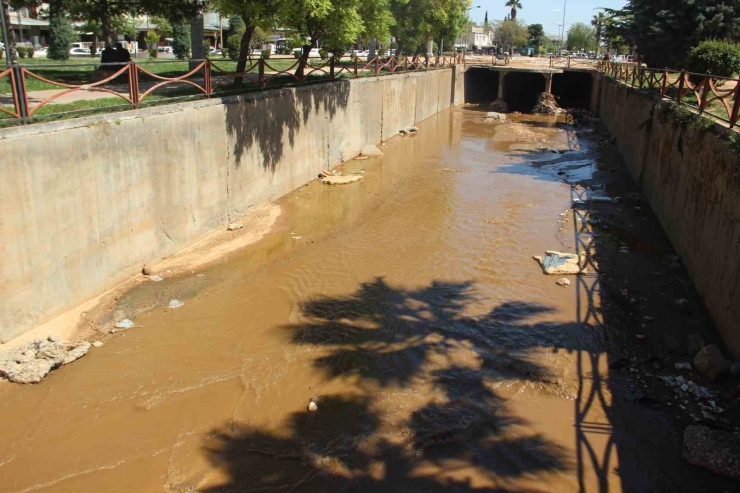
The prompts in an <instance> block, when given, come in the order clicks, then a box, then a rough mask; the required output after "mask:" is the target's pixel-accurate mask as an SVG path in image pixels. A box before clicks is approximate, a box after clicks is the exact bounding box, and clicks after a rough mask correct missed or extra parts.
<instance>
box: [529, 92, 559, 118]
mask: <svg viewBox="0 0 740 493" xmlns="http://www.w3.org/2000/svg"><path fill="white" fill-rule="evenodd" d="M564 112H565V110H563V109H562V108H561V107H560V106H559V105H558V101H557V100H556V99H555V96H553V95H552V94H550V93H549V92H543V93H542V94H540V95H539V97H538V98H537V104H536V105H534V109H533V110H532V113H534V114H535V115H559V114H560V113H564Z"/></svg>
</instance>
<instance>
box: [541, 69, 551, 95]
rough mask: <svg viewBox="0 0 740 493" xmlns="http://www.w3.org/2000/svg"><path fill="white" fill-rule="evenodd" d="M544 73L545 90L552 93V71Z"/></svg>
mask: <svg viewBox="0 0 740 493" xmlns="http://www.w3.org/2000/svg"><path fill="white" fill-rule="evenodd" d="M542 75H544V76H545V92H546V93H548V94H552V73H549V74H542Z"/></svg>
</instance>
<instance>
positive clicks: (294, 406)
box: [0, 109, 628, 493]
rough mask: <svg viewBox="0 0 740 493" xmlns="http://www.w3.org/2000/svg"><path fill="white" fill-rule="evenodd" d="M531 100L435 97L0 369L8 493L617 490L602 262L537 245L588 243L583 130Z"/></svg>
mask: <svg viewBox="0 0 740 493" xmlns="http://www.w3.org/2000/svg"><path fill="white" fill-rule="evenodd" d="M516 118H517V117H515V119H516ZM520 118H521V119H523V120H527V121H528V122H529V123H527V124H526V125H521V124H518V123H513V124H512V123H507V124H491V123H487V122H485V121H484V120H483V118H482V113H480V112H476V111H471V110H467V109H456V110H452V111H446V112H444V113H441V114H439V115H437V116H435V117H432V118H430V119H428V120H426V121H425V122H423V123H422V124H421V125H419V133H418V134H417V135H414V136H411V137H406V138H394V139H392V140H391V141H389V142H388V143H387V144H386V145H385V146H384V147H383V151H384V153H385V156H384V157H383V158H378V159H368V160H362V161H350V162H348V163H346V164H345V165H344V166H343V169H342V170H343V172H344V173H345V174H349V173H361V172H363V171H364V178H363V180H362V181H360V182H357V183H353V184H350V185H345V186H326V185H322V184H319V183H318V182H313V183H311V184H310V185H307V186H305V187H303V188H302V189H300V190H297V191H295V192H293V193H291V194H289V195H288V196H286V197H284V198H283V199H282V200H281V201H279V203H278V206H279V207H280V208H281V210H282V212H281V214H280V216H279V218H277V220H276V224H275V226H274V228H273V229H272V231H270V232H269V233H268V234H266V235H265V237H264V238H262V239H261V240H260V241H257V242H256V243H254V244H252V245H249V246H247V247H246V248H244V249H242V250H239V251H238V252H236V253H232V254H229V255H227V256H226V257H224V258H223V259H222V260H220V261H217V262H215V263H213V264H211V265H210V266H207V267H199V268H197V269H196V270H194V271H192V272H188V273H185V274H181V275H179V276H177V277H172V276H168V275H167V274H165V280H164V281H162V282H158V283H145V284H143V285H141V286H139V287H137V288H135V289H134V290H133V291H131V292H129V293H127V294H126V295H125V296H123V297H121V298H120V299H119V300H118V305H117V306H116V308H115V310H113V311H111V312H110V313H109V314H107V317H108V319H107V320H105V319H103V320H101V321H100V324H101V325H104V324H106V323H109V322H110V321H111V320H114V319H116V318H117V317H122V316H123V315H126V316H129V317H131V318H133V319H134V321H135V323H136V327H135V328H133V329H131V330H129V331H126V332H123V333H118V334H115V335H107V336H104V337H102V340H104V341H105V342H106V345H105V346H104V347H102V348H97V349H94V350H92V351H91V352H90V353H89V354H88V355H87V356H85V357H84V358H82V359H81V360H79V361H77V362H75V363H74V364H72V365H69V366H66V367H64V368H62V369H60V370H57V371H54V372H52V373H51V374H50V375H49V376H48V377H47V378H46V379H45V380H44V381H43V382H42V383H41V384H39V385H35V386H11V385H3V386H0V416H2V418H3V419H2V420H0V491H7V492H13V493H21V492H30V491H42V492H80V491H105V492H115V491H121V492H124V491H125V492H132V491H136V492H159V491H167V492H194V491H207V492H226V491H240V492H246V491H380V490H382V489H385V490H388V491H425V492H430V491H522V492H524V491H562V492H570V491H578V490H579V489H580V490H581V491H620V490H622V489H623V485H622V479H621V478H620V471H619V464H620V457H619V453H618V450H617V447H616V446H615V443H614V439H613V437H612V425H613V423H612V422H611V421H610V418H609V417H608V416H607V413H608V410H609V408H610V406H611V401H612V395H611V393H610V391H609V387H608V386H607V385H605V384H604V380H605V379H606V378H607V375H608V374H609V369H608V357H607V354H606V353H605V352H604V351H603V350H602V349H601V347H603V344H604V341H605V338H604V333H603V328H602V326H603V324H602V322H603V321H602V320H601V317H602V315H601V311H600V309H599V304H600V299H599V296H598V293H596V292H594V291H593V286H594V282H595V279H596V276H595V274H590V275H586V276H580V277H579V278H577V279H576V278H575V277H570V280H571V285H570V286H569V287H567V288H562V287H559V286H558V285H556V284H555V281H556V280H557V277H553V276H545V275H543V274H542V270H541V269H540V268H539V266H538V265H537V264H536V263H535V262H534V261H533V260H532V255H542V254H543V253H544V251H545V250H561V251H571V252H572V251H575V250H576V248H578V249H579V251H582V250H583V249H585V248H586V245H587V243H588V241H587V240H585V238H587V237H590V232H589V231H588V228H584V225H585V222H578V214H576V213H574V212H573V211H571V210H569V208H570V206H571V203H572V200H573V198H574V194H577V193H583V189H579V188H573V187H572V186H570V185H568V184H565V183H563V177H566V178H567V177H568V175H569V174H572V176H571V178H572V181H578V180H584V179H585V180H588V179H589V178H590V175H591V173H593V172H594V171H595V170H596V169H597V166H596V161H595V158H594V155H593V152H592V147H593V143H592V142H591V140H590V135H591V134H590V133H585V132H581V131H578V132H577V131H576V130H575V129H572V128H569V127H564V126H562V125H555V122H554V120H551V119H549V118H538V119H535V120H532V119H531V118H532V117H529V119H528V117H520ZM540 146H546V147H548V148H554V149H561V150H568V151H569V152H567V153H565V154H563V155H560V154H555V153H550V152H537V151H536V150H537V149H538V148H539V147H540ZM558 173H560V174H558ZM563 213H565V215H564V216H561V214H563ZM563 218H565V219H563ZM561 220H562V221H563V222H562V223H561V222H559V221H561ZM245 226H246V227H247V228H248V227H249V224H245ZM577 231H580V233H578V234H576V232H577ZM576 241H579V242H580V243H579V244H578V245H577V244H576ZM173 298H177V299H180V300H182V301H183V302H184V306H182V307H181V308H178V309H168V308H167V302H168V301H169V300H170V299H173ZM310 399H314V400H315V402H316V403H317V405H318V411H317V412H315V413H309V412H308V411H307V405H308V403H309V400H310ZM594 457H595V458H596V461H593V460H591V459H593V458H594ZM625 489H628V488H625Z"/></svg>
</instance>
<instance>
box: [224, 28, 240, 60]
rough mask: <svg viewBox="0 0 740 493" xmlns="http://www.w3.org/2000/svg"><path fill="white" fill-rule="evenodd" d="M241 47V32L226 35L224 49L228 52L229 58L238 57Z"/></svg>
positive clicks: (234, 58)
mask: <svg viewBox="0 0 740 493" xmlns="http://www.w3.org/2000/svg"><path fill="white" fill-rule="evenodd" d="M241 48H242V35H241V34H232V35H231V36H229V37H228V39H227V40H226V49H227V50H228V52H229V58H231V59H232V60H236V59H238V58H239V53H240V52H241Z"/></svg>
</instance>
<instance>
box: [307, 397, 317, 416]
mask: <svg viewBox="0 0 740 493" xmlns="http://www.w3.org/2000/svg"><path fill="white" fill-rule="evenodd" d="M318 410H319V406H317V405H316V403H315V402H314V400H313V399H311V400H310V401H308V411H309V412H311V413H315V412H316V411H318Z"/></svg>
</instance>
